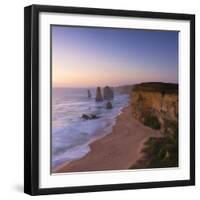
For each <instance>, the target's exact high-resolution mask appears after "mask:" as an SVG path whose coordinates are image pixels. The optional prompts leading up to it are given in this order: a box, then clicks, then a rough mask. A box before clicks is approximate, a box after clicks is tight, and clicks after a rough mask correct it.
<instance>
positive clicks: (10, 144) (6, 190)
mask: <svg viewBox="0 0 200 200" xmlns="http://www.w3.org/2000/svg"><path fill="white" fill-rule="evenodd" d="M30 4H47V5H48V4H49V5H65V6H84V7H98V8H113V9H130V10H146V11H160V12H177V13H191V14H196V36H197V37H196V66H198V65H199V64H200V59H199V57H198V55H199V53H200V47H199V46H198V45H197V44H200V43H199V39H200V37H199V35H200V27H199V26H198V22H199V19H200V5H198V4H200V3H199V0H182V1H180V0H166V1H160V0H151V1H149V0H139V1H133V0H118V1H116V0H84V1H81V0H71V1H70V0H51V1H45V0H35V1H30V0H26V1H25V0H17V1H16V0H4V1H1V11H0V25H1V29H0V70H1V71H0V124H1V125H0V159H1V162H0V199H20V200H25V199H31V198H37V199H39V200H40V199H41V200H42V199H46V198H48V199H55V198H56V199H66V198H67V199H69V200H76V199H79V200H84V199H87V200H90V199H91V200H93V199H96V200H98V199H112V198H115V199H131V200H132V199H140V200H142V199H147V198H148V199H154V200H156V199H162V200H165V199H167V200H169V199H175V198H177V199H182V200H184V199H198V196H199V195H200V135H199V134H200V133H199V131H200V123H199V122H198V121H199V120H200V112H196V117H197V120H196V122H197V125H196V143H197V145H196V163H197V164H196V169H197V173H196V186H189V187H175V188H162V189H146V190H129V191H115V192H99V193H87V194H86V193H85V194H65V195H57V196H55V195H50V196H40V197H31V196H28V195H26V194H23V7H24V6H27V5H30ZM196 74H197V75H196V80H197V81H196V85H197V86H198V85H200V69H199V68H198V67H196ZM196 92H197V93H196V102H197V103H196V111H200V110H199V108H200V104H199V101H200V88H199V87H197V89H196Z"/></svg>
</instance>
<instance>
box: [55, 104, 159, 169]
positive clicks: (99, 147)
mask: <svg viewBox="0 0 200 200" xmlns="http://www.w3.org/2000/svg"><path fill="white" fill-rule="evenodd" d="M160 136H161V135H160V132H159V131H158V130H153V129H151V128H149V127H146V126H144V125H143V124H141V123H140V122H138V121H137V120H135V119H134V118H133V116H132V113H131V105H129V106H127V107H125V108H124V109H122V111H121V114H119V115H118V116H117V119H116V123H115V125H114V126H113V129H112V132H111V133H109V134H108V135H105V136H104V137H102V138H100V139H97V140H95V141H93V142H92V143H91V144H90V149H91V150H90V152H88V154H86V155H85V156H84V157H82V158H80V159H78V160H74V161H71V162H65V163H64V164H62V165H60V166H58V167H56V169H54V170H53V173H67V172H87V171H102V170H123V169H129V168H130V167H131V166H132V165H134V164H136V162H137V161H138V160H139V159H140V158H141V156H142V154H141V150H142V148H143V146H144V142H145V141H146V140H147V139H148V138H150V137H160Z"/></svg>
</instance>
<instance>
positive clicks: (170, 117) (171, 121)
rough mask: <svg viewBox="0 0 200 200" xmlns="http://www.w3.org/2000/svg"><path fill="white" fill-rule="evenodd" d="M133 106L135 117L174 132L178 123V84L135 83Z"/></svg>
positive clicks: (146, 123)
mask: <svg viewBox="0 0 200 200" xmlns="http://www.w3.org/2000/svg"><path fill="white" fill-rule="evenodd" d="M131 106H132V113H133V117H134V118H135V119H137V120H139V121H140V122H142V123H143V124H144V125H147V126H150V127H151V128H154V129H160V131H161V132H162V133H169V134H170V133H171V134H172V133H173V132H174V127H176V126H177V123H178V85H177V84H172V83H160V82H155V83H154V82H150V83H141V84H138V85H135V86H134V88H133V91H132V96H131Z"/></svg>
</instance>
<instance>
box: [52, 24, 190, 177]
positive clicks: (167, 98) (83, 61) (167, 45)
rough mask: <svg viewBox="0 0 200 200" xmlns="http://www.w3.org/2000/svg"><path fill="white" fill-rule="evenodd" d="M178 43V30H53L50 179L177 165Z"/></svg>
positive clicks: (66, 28) (55, 27)
mask: <svg viewBox="0 0 200 200" xmlns="http://www.w3.org/2000/svg"><path fill="white" fill-rule="evenodd" d="M178 43H179V31H175V30H153V29H152V30H150V29H149V30H148V29H134V28H113V27H91V26H70V25H59V24H55V25H54V24H51V26H50V63H51V66H50V67H51V73H50V76H51V77H50V80H51V86H50V88H49V89H50V92H51V104H50V110H51V116H50V129H51V131H50V133H49V134H50V138H51V144H50V151H51V153H50V154H51V160H50V169H51V173H52V174H59V173H75V172H76V173H77V172H80V173H81V172H90V173H91V172H95V171H96V172H98V171H111V170H130V171H134V170H138V169H155V168H178V167H179V156H178V155H179V151H178V149H179V145H178V144H179V126H178V124H179V117H178V116H179V106H178V105H179V92H178V88H179V62H178V61H179V49H178V47H179V44H178ZM188 134H189V133H188Z"/></svg>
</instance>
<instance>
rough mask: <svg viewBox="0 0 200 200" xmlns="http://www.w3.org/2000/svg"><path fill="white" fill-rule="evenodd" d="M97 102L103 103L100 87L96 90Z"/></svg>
mask: <svg viewBox="0 0 200 200" xmlns="http://www.w3.org/2000/svg"><path fill="white" fill-rule="evenodd" d="M96 101H103V97H102V94H101V88H100V87H97V90H96Z"/></svg>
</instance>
